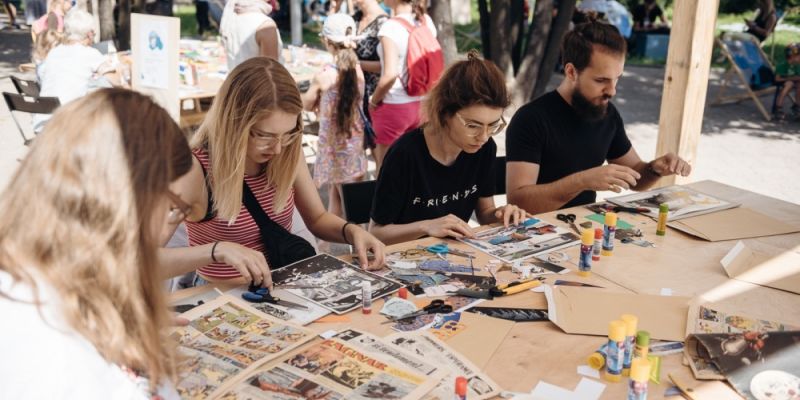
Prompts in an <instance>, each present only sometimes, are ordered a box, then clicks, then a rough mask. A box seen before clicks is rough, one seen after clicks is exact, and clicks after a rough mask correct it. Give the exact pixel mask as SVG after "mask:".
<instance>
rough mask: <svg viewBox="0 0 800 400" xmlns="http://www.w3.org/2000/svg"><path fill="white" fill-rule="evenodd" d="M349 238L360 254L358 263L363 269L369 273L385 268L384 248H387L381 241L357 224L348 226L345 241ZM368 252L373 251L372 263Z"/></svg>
mask: <svg viewBox="0 0 800 400" xmlns="http://www.w3.org/2000/svg"><path fill="white" fill-rule="evenodd" d="M348 238H349V239H350V240H349V242H350V243H352V244H353V248H354V249H355V251H356V254H358V261H359V263H360V265H361V267H362V268H364V269H366V270H368V271H375V270H379V269H381V268H383V265H384V262H385V252H384V248H385V247H386V246H385V245H384V244H383V243H382V242H381V241H380V240H378V239H377V238H376V237H375V236H372V234H371V233H369V232H367V231H365V230H364V229H362V228H361V227H360V226H358V225H355V224H348V225H347V229H345V240H347V239H348ZM367 251H372V254H373V256H374V258H373V259H372V261H371V262H370V261H369V258H368V257H367Z"/></svg>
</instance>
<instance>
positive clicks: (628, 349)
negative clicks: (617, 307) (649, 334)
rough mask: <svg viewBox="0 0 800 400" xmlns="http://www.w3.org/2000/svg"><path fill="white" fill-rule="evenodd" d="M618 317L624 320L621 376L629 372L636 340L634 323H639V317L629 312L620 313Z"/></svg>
mask: <svg viewBox="0 0 800 400" xmlns="http://www.w3.org/2000/svg"><path fill="white" fill-rule="evenodd" d="M620 319H621V320H622V321H623V322H625V358H623V361H622V376H628V375H629V374H630V372H631V360H632V359H633V343H634V341H635V340H636V325H638V323H639V318H636V316H635V315H631V314H622V317H620Z"/></svg>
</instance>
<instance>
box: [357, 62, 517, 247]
mask: <svg viewBox="0 0 800 400" xmlns="http://www.w3.org/2000/svg"><path fill="white" fill-rule="evenodd" d="M508 105H509V97H508V92H507V91H506V85H505V79H504V77H503V74H502V72H500V70H499V69H498V68H497V67H496V66H495V65H494V64H492V63H491V62H490V61H486V60H482V59H481V58H480V56H479V55H478V53H477V52H470V54H469V56H468V59H467V60H466V61H460V62H457V63H455V64H453V66H451V67H450V68H449V69H448V70H447V71H445V73H444V74H443V75H442V77H441V79H440V81H439V83H438V84H437V85H436V86H435V87H434V88H433V89H432V90H431V92H430V93H429V94H428V97H427V99H426V100H425V103H424V105H423V110H424V111H423V112H424V113H425V115H424V117H425V118H424V119H425V120H427V121H428V122H427V123H426V124H425V125H424V126H423V127H422V128H420V129H417V130H413V131H410V132H408V133H406V134H404V135H403V136H402V137H400V139H398V140H397V142H395V143H394V145H392V147H391V148H390V149H389V151H388V153H387V154H386V158H385V160H384V163H383V167H382V168H381V171H380V175H379V176H378V183H377V188H376V191H375V199H374V202H373V205H372V222H371V223H370V232H372V233H373V234H374V235H375V236H376V237H378V238H379V239H380V240H381V241H383V242H384V243H386V244H392V243H399V242H403V241H408V240H414V239H418V238H420V237H423V236H435V237H447V236H452V237H456V238H461V237H470V236H472V235H473V231H472V229H471V228H470V227H469V225H467V221H469V218H470V216H471V215H472V213H473V212H475V215H476V216H477V219H478V222H479V223H481V224H489V223H494V222H498V221H502V222H503V223H504V224H506V225H508V224H509V223H514V224H517V223H519V222H520V221H521V220H522V219H523V218H524V217H525V211H523V210H521V209H520V208H518V207H516V206H514V205H506V206H502V207H496V206H495V204H494V199H493V197H492V196H494V194H495V181H494V179H495V173H494V167H493V166H494V159H495V155H496V152H497V146H496V145H495V143H494V141H493V140H492V138H491V137H492V136H494V135H495V134H497V133H500V132H501V131H502V130H503V128H504V127H505V126H506V121H505V119H504V118H503V111H504V110H505V108H506V107H508Z"/></svg>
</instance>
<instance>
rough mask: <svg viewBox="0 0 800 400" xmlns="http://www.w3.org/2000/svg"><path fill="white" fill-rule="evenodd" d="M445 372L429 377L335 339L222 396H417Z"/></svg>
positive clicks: (411, 399)
mask: <svg viewBox="0 0 800 400" xmlns="http://www.w3.org/2000/svg"><path fill="white" fill-rule="evenodd" d="M441 375H442V374H438V375H437V376H433V377H432V376H427V375H425V374H424V373H421V372H417V371H415V370H413V369H410V368H408V367H406V366H405V365H403V363H400V362H396V361H394V360H391V357H381V358H376V357H374V356H372V353H371V352H364V351H361V350H360V349H359V348H357V347H355V346H351V345H350V344H349V343H347V342H345V341H342V340H339V339H335V338H334V339H327V340H323V341H320V342H313V343H311V344H309V345H307V346H305V348H303V349H302V350H300V351H299V352H296V353H294V354H291V355H288V356H285V357H284V358H283V359H281V360H280V362H277V363H273V364H271V365H269V366H267V367H264V368H261V369H259V370H258V371H256V372H255V373H250V374H248V376H247V378H245V379H244V380H243V381H241V382H240V383H238V384H237V385H235V386H234V387H232V388H230V390H228V391H227V392H226V393H225V395H224V396H223V397H222V398H223V399H225V400H244V399H337V400H338V399H343V398H347V399H365V400H367V399H373V400H374V399H402V400H415V399H419V398H421V397H422V396H423V395H424V394H425V393H427V392H429V391H430V390H431V389H432V388H433V387H434V386H435V385H436V384H438V383H439V380H440V379H441Z"/></svg>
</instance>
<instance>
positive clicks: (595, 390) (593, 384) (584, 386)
mask: <svg viewBox="0 0 800 400" xmlns="http://www.w3.org/2000/svg"><path fill="white" fill-rule="evenodd" d="M604 390H606V385H605V383H600V382H597V381H593V380H591V379H586V378H581V381H580V383H578V387H576V388H575V398H576V399H581V400H584V399H585V400H594V399H599V398H600V395H601V394H603V391H604Z"/></svg>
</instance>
